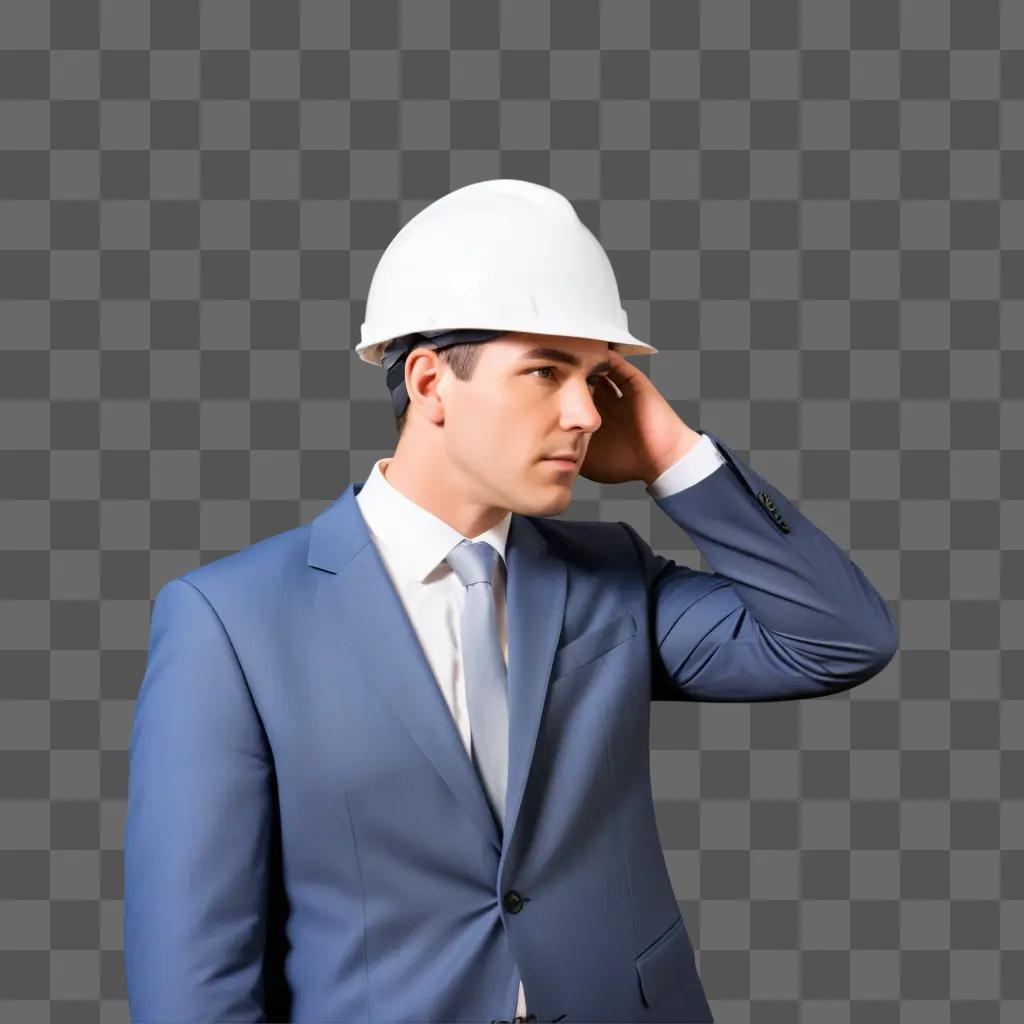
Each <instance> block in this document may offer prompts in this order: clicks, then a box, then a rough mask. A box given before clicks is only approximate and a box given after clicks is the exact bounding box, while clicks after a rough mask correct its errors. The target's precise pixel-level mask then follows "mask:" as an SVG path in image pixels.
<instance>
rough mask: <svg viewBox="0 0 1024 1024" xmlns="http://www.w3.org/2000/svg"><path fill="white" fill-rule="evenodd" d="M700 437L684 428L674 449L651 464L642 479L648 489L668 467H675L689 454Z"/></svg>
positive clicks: (691, 430)
mask: <svg viewBox="0 0 1024 1024" xmlns="http://www.w3.org/2000/svg"><path fill="white" fill-rule="evenodd" d="M701 436H702V435H701V434H699V433H698V432H697V431H696V430H693V429H691V428H690V427H684V428H683V432H682V434H681V435H680V438H679V441H678V442H677V443H676V445H675V447H674V448H672V450H671V451H670V452H669V453H668V454H667V455H664V456H662V457H661V458H659V459H658V460H657V461H656V462H654V463H652V464H651V467H650V469H649V470H648V471H647V473H646V474H645V475H644V477H643V478H642V479H643V482H644V483H645V484H646V485H647V486H648V487H650V486H651V484H653V483H654V481H655V480H657V479H658V477H659V476H661V474H662V473H664V472H665V470H666V469H668V468H669V466H673V465H675V463H677V462H678V461H679V460H680V459H681V458H682V457H683V456H684V455H687V454H689V452H691V451H692V450H693V448H694V447H695V446H696V445H697V443H698V442H699V441H700V439H701Z"/></svg>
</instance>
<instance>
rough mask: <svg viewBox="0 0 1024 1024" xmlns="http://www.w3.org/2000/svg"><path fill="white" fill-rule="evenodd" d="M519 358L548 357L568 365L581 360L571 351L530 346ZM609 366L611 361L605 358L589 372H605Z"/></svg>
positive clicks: (573, 364)
mask: <svg viewBox="0 0 1024 1024" xmlns="http://www.w3.org/2000/svg"><path fill="white" fill-rule="evenodd" d="M519 359H520V361H522V360H524V359H550V360H552V361H553V362H556V363H566V364H567V365H569V366H580V365H582V360H581V359H580V357H579V356H574V355H573V354H572V353H571V352H563V351H562V350H561V349H560V348H531V349H530V351H529V352H524V353H523V354H522V355H521V356H520V357H519ZM611 368H612V364H611V361H610V360H608V359H606V360H605V361H604V362H603V363H598V364H597V366H595V367H594V368H593V369H592V370H591V371H590V372H591V373H606V372H607V371H608V370H610V369H611Z"/></svg>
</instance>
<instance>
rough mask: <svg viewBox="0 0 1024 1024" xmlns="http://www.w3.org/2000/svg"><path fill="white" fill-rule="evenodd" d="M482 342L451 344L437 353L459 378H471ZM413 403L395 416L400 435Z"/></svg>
mask: <svg viewBox="0 0 1024 1024" xmlns="http://www.w3.org/2000/svg"><path fill="white" fill-rule="evenodd" d="M482 344H483V342H479V341H475V342H467V343H466V344H464V345H449V346H448V347H447V348H443V349H441V351H440V352H438V353H437V355H438V358H439V359H442V360H443V361H444V362H446V363H447V364H448V365H449V366H450V367H451V368H452V373H454V374H455V376H456V377H458V379H459V380H470V379H471V378H472V376H473V371H474V370H475V369H476V364H477V362H478V361H479V359H480V348H481V345H482ZM411 405H412V402H410V403H409V405H407V406H406V407H405V409H404V410H403V412H402V415H401V416H398V417H396V418H395V426H396V427H397V428H398V436H399V437H401V436H402V431H403V430H405V420H406V417H407V416H408V413H409V408H410V407H411Z"/></svg>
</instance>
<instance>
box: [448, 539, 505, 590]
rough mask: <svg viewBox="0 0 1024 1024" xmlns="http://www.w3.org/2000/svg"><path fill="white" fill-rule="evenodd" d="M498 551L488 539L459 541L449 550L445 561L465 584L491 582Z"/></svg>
mask: <svg viewBox="0 0 1024 1024" xmlns="http://www.w3.org/2000/svg"><path fill="white" fill-rule="evenodd" d="M497 557H498V552H497V551H495V550H494V548H492V547H491V545H490V544H488V543H487V542H486V541H482V540H481V541H473V540H463V541H459V543H458V544H456V545H455V547H453V548H452V549H451V551H449V552H448V556H447V558H445V561H446V562H447V563H448V564H449V565H450V566H451V567H452V569H453V570H454V572H455V575H456V576H458V577H459V579H460V580H461V581H462V584H463V586H466V587H468V586H470V585H471V584H473V583H490V582H491V580H492V579H493V577H494V563H495V560H496V559H497Z"/></svg>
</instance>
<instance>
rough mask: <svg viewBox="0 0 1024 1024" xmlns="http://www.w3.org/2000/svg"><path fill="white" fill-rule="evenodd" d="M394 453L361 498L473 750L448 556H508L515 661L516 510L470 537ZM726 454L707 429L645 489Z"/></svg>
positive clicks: (502, 636)
mask: <svg viewBox="0 0 1024 1024" xmlns="http://www.w3.org/2000/svg"><path fill="white" fill-rule="evenodd" d="M390 461H391V459H390V458H385V459H378V460H377V462H375V463H374V465H373V469H372V470H371V471H370V475H369V477H368V478H367V480H366V483H365V484H364V485H363V487H362V489H361V490H360V492H359V494H357V495H356V501H357V502H358V504H359V511H360V512H361V513H362V516H363V518H364V519H365V521H366V525H367V529H368V530H369V532H370V536H371V538H372V539H373V542H374V544H375V545H376V546H377V549H378V551H379V552H380V556H381V561H382V562H383V563H384V566H385V568H386V569H387V571H388V574H389V576H390V577H391V581H392V583H393V584H394V586H395V590H396V591H397V592H398V596H399V598H400V599H401V602H402V604H403V606H404V607H405V611H406V613H407V614H408V616H409V621H410V622H411V623H412V626H413V629H414V631H415V633H416V636H417V637H418V639H419V641H420V645H421V646H422V648H423V653H424V654H425V656H426V659H427V662H428V663H429V665H430V667H431V669H433V673H434V678H435V680H436V681H437V685H438V686H439V687H440V689H441V693H442V694H443V695H444V699H445V701H446V702H447V704H448V707H449V709H450V710H451V713H452V718H454V720H455V724H456V726H457V727H458V730H459V735H460V736H461V737H462V742H463V744H464V745H465V747H466V753H467V754H470V752H471V746H470V742H471V736H470V728H469V708H468V706H467V703H466V685H465V680H464V678H463V674H462V656H461V642H460V629H459V624H460V618H461V613H462V606H463V603H464V602H465V596H466V588H465V586H463V584H462V582H461V581H460V580H459V578H458V576H456V575H455V572H454V570H453V569H452V568H451V567H450V566H449V565H448V563H447V562H445V561H444V559H445V558H446V557H447V556H448V554H449V552H450V551H451V550H452V548H454V547H455V546H456V545H457V544H458V543H459V542H460V541H462V540H466V539H469V540H474V541H486V542H487V543H488V544H490V545H491V546H492V547H493V548H494V549H495V550H496V551H497V552H498V554H499V555H500V556H501V557H500V558H498V559H497V560H496V561H495V566H494V576H493V578H492V581H491V587H492V590H493V592H494V604H495V612H496V616H497V621H498V634H499V640H500V643H501V651H502V654H503V656H504V658H505V664H506V665H508V624H507V616H506V610H505V542H506V540H507V538H508V529H509V525H510V523H511V521H512V513H511V512H508V513H507V514H506V515H505V516H504V518H502V519H501V520H500V521H499V522H498V523H496V524H495V525H494V526H492V527H491V528H490V529H489V530H485V531H484V532H483V533H481V534H479V535H478V536H476V537H470V538H465V537H463V536H462V534H461V533H459V532H458V530H456V529H455V528H454V527H452V526H449V525H448V524H447V523H446V522H444V520H442V519H439V518H438V517H437V516H435V515H434V514H433V513H431V512H428V511H427V510H426V509H425V508H422V507H421V506H420V505H417V504H416V502H414V501H412V500H411V499H409V498H407V497H406V496H405V495H404V494H402V492H401V491H399V490H398V489H397V488H396V487H394V486H393V485H392V484H391V483H390V482H389V481H388V480H387V477H386V476H385V473H386V471H387V466H388V463H389V462H390ZM724 461H725V460H724V458H723V457H722V455H721V453H720V452H719V451H718V449H717V448H716V447H715V444H714V442H713V441H712V440H711V438H709V437H708V436H707V435H706V434H702V435H701V439H700V441H699V442H698V443H697V444H696V445H694V447H693V448H691V449H690V451H688V452H687V453H686V454H685V455H684V456H683V457H682V458H680V459H679V460H678V461H677V462H675V463H673V465H671V466H669V468H668V469H666V470H665V472H664V473H662V474H661V476H659V477H658V478H657V479H656V480H655V481H653V483H651V484H650V485H649V486H647V487H646V488H645V489H646V491H647V492H648V494H650V495H651V496H652V497H654V498H660V497H664V496H665V495H668V494H674V493H676V492H677V491H681V490H683V489H684V488H685V487H692V486H693V485H694V484H695V483H698V482H699V481H701V480H703V479H704V477H706V476H707V475H708V474H709V473H712V472H714V470H716V469H717V468H718V467H719V466H720V465H721V464H722V463H723V462H724ZM526 1014H527V1010H526V992H525V991H524V989H523V982H522V979H520V981H519V999H518V1001H517V1003H516V1008H515V1012H514V1014H513V1016H515V1017H525V1016H526Z"/></svg>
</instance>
